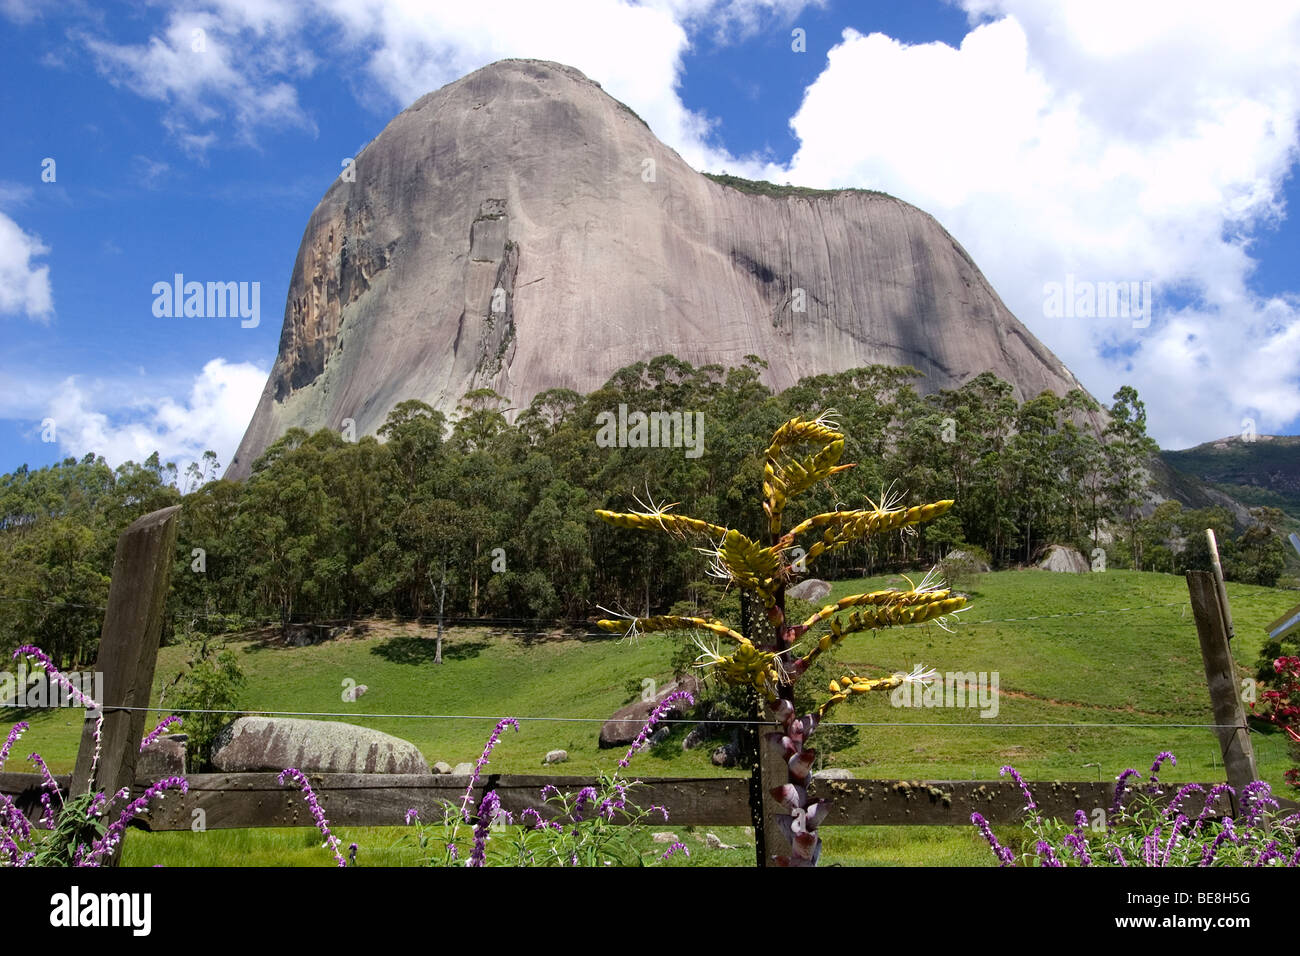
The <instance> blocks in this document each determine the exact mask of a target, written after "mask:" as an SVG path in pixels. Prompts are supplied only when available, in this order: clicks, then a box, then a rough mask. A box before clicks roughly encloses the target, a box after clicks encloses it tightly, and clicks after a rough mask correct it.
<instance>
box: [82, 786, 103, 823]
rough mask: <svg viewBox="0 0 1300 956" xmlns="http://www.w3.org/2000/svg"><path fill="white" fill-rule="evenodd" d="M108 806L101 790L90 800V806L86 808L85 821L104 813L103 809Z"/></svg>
mask: <svg viewBox="0 0 1300 956" xmlns="http://www.w3.org/2000/svg"><path fill="white" fill-rule="evenodd" d="M107 805H108V797H107V796H106V795H105V794H104V792H103V791H102V790H101V791H100V792H99V793H97V794H95V795H94V796H93V797H91V799H90V806H89V807H87V808H86V819H87V820H89V819H91V818H93V817H97V816H99V815H100V814H102V813H103V812H104V807H105V806H107Z"/></svg>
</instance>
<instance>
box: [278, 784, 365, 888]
mask: <svg viewBox="0 0 1300 956" xmlns="http://www.w3.org/2000/svg"><path fill="white" fill-rule="evenodd" d="M286 777H290V778H292V780H293V782H294V783H296V784H298V786H299V787H301V788H302V796H303V799H304V800H306V801H307V808H308V809H309V810H311V815H312V816H313V817H314V818H315V819H316V829H318V830H320V832H321V836H323V837H324V838H325V843H324V846H325V847H327V848H328V849H329V850H331V851H332V852H333V854H334V859H335V860H336V861H337V862H338V865H339V866H347V865H348V862H347V860H345V859H343V854H342V853H340V852H339V845H340V843H341V842H342V841H340V840H339V838H338V837H336V836H335V835H334V834H333V833H331V832H330V825H329V821H328V820H326V819H325V811H324V809H322V808H321V805H320V800H319V799H317V797H316V791H315V790H313V789H312V788H311V784H310V783H308V782H307V777H306V775H305V774H304V773H303V772H302V771H301V770H296V769H295V768H293V767H287V768H286V769H284V770H283V771H281V772H280V778H279V780H280V785H281V786H284V780H285V778H286Z"/></svg>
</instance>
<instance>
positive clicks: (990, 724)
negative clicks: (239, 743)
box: [96, 705, 1241, 730]
mask: <svg viewBox="0 0 1300 956" xmlns="http://www.w3.org/2000/svg"><path fill="white" fill-rule="evenodd" d="M109 711H143V712H146V713H159V714H222V715H226V716H242V717H349V718H366V719H370V720H483V721H493V722H497V721H500V720H501V719H502V718H501V717H499V716H496V715H489V714H363V713H358V712H356V711H323V710H260V709H257V708H249V709H245V710H211V709H204V708H179V709H178V708H172V707H128V706H125V705H120V706H109V707H101V708H99V710H98V711H96V713H99V712H105V713H107V712H109ZM513 719H514V720H520V721H542V722H550V723H584V724H605V723H609V722H610V721H611V720H617V721H620V722H621V721H622V720H624V718H614V717H543V716H530V717H515V718H513ZM626 719H627V720H639V719H640V718H634V717H629V718H626ZM658 723H660V724H718V725H727V726H754V727H764V726H768V725H769V724H770V721H765V720H740V719H737V720H732V719H719V720H710V719H707V718H689V717H673V718H669V717H665V718H662V719H660V720H659V721H658ZM820 726H822V727H894V728H905V727H950V728H969V727H977V728H990V729H999V728H1017V727H1051V728H1073V727H1082V728H1103V729H1108V730H1142V729H1147V728H1151V729H1160V728H1170V727H1177V728H1184V729H1198V730H1219V729H1223V728H1229V729H1241V728H1240V725H1238V724H1201V723H1197V724H1188V723H1109V722H1106V721H1091V722H1072V723H1060V722H1055V721H1042V722H1036V723H1024V722H1003V721H997V720H996V719H995V720H984V721H982V722H981V723H944V722H942V721H888V720H883V721H823V722H822V723H821V724H820Z"/></svg>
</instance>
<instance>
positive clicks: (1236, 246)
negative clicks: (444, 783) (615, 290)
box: [0, 0, 1300, 471]
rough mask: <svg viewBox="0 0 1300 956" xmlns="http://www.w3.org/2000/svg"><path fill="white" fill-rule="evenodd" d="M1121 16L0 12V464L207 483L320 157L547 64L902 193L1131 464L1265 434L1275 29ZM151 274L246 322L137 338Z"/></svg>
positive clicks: (1277, 150) (836, 11)
mask: <svg viewBox="0 0 1300 956" xmlns="http://www.w3.org/2000/svg"><path fill="white" fill-rule="evenodd" d="M1130 6H1131V5H1129V4H1125V3H1120V2H1112V0H1079V2H1075V0H1062V2H1060V3H1056V4H1050V3H1042V2H1035V0H952V2H930V0H912V2H908V3H897V2H890V3H877V2H861V3H835V2H825V3H820V4H818V3H808V2H803V0H752V2H751V0H646V2H645V3H641V4H635V3H629V2H623V0H574V2H572V3H556V4H545V3H536V2H522V0H500V2H498V3H495V4H493V5H491V6H488V5H483V6H482V9H468V8H466V5H464V4H455V3H441V2H424V3H417V2H414V0H391V2H383V3H381V2H378V0H310V2H308V0H304V2H300V3H286V2H279V0H274V2H262V3H259V2H254V0H212V2H203V0H194V2H188V0H187V2H167V0H162V2H156V3H150V4H147V5H116V4H82V3H77V2H62V3H41V2H29V0H0V84H2V85H0V102H2V103H3V119H4V128H5V130H6V136H5V142H4V146H3V147H2V148H0V336H3V348H2V349H0V471H10V470H12V469H14V468H15V467H17V466H19V465H20V464H23V463H27V464H29V465H31V466H33V467H35V466H40V465H43V464H47V463H49V462H52V461H57V460H59V459H61V458H63V457H65V456H68V455H74V456H77V457H80V456H81V455H84V454H85V453H87V452H90V451H93V452H96V453H99V454H103V455H105V457H106V458H107V459H108V460H109V461H110V463H112V464H118V463H120V462H121V461H123V460H126V459H127V458H133V459H135V460H137V461H139V460H143V458H144V457H146V456H147V455H148V454H149V452H150V451H153V450H155V449H157V450H159V451H160V452H161V453H162V455H163V457H164V460H173V461H176V462H178V464H180V465H181V466H182V467H183V466H184V464H185V462H187V461H188V460H191V459H193V458H195V457H197V456H198V455H199V454H201V453H202V451H203V450H204V449H206V448H213V449H214V450H216V451H217V453H218V456H219V458H220V460H221V461H222V463H223V464H224V463H226V462H228V461H229V458H230V456H231V454H232V453H233V451H234V447H235V445H236V444H237V443H238V440H239V438H240V437H241V435H242V433H243V429H244V427H245V425H246V424H247V421H248V418H249V416H250V415H251V412H252V408H253V406H254V404H255V403H256V400H257V398H258V396H259V395H260V392H261V389H262V386H263V384H264V382H265V379H266V375H267V373H268V372H269V370H270V366H271V363H272V361H273V360H274V357H275V352H276V347H277V344H278V341H279V332H280V325H281V319H282V316H283V309H284V297H285V293H286V289H287V285H288V279H289V273H290V269H291V268H292V266H293V261H294V257H295V255H296V253H297V248H298V243H299V241H300V239H301V237H302V230H303V228H304V226H305V224H306V221H307V217H308V216H309V215H310V213H311V211H312V209H313V208H314V207H315V205H316V203H317V201H318V200H319V198H320V196H321V195H322V194H323V193H324V191H325V190H326V189H327V188H328V186H329V184H330V183H331V181H332V180H333V179H334V177H335V176H337V174H338V172H339V166H340V161H341V159H342V158H343V157H346V156H352V155H355V154H356V153H357V152H358V151H359V149H360V148H361V146H362V145H364V144H365V143H366V142H367V141H369V140H370V139H371V138H373V137H374V136H375V135H376V134H377V133H378V132H379V131H380V130H381V129H382V128H383V127H384V126H385V125H386V123H387V122H388V121H389V120H390V119H391V118H392V117H393V116H394V115H395V114H396V113H397V112H398V111H400V110H401V109H402V108H404V107H405V106H407V105H409V103H410V102H412V101H413V100H414V99H415V98H417V97H418V96H419V95H421V94H423V93H425V92H428V91H429V90H432V89H436V88H437V87H438V86H441V85H443V84H444V83H447V82H450V81H452V80H454V79H456V78H458V77H459V76H462V75H464V74H465V73H467V72H469V71H470V70H473V69H475V68H477V67H479V66H482V65H484V64H486V63H489V62H492V61H493V60H496V59H499V58H502V57H506V56H532V57H538V58H543V59H554V60H560V61H562V62H567V63H570V64H572V65H574V66H576V67H578V68H579V69H581V70H583V71H584V72H585V73H587V74H588V75H589V76H591V77H593V78H594V79H597V80H599V81H601V83H602V84H603V85H604V87H605V89H606V90H608V91H609V92H610V93H611V94H612V95H614V96H616V97H618V98H620V99H622V100H624V101H625V102H627V103H628V104H629V105H630V106H632V108H633V109H635V110H636V111H637V112H638V113H639V114H640V115H641V116H643V117H644V118H645V119H646V120H647V121H648V122H649V124H650V126H651V128H652V129H654V131H655V132H656V134H657V135H659V136H660V138H661V139H663V140H664V141H665V142H667V143H668V144H669V145H670V146H672V147H673V148H675V149H677V150H678V152H680V153H681V154H682V155H683V156H684V157H685V158H686V159H687V161H688V162H690V163H691V164H692V165H694V166H696V168H701V169H708V170H713V171H720V170H724V169H725V170H728V171H730V172H733V173H738V174H741V175H746V176H750V177H751V178H764V179H771V180H773V181H776V182H794V183H797V184H801V185H809V186H820V187H829V186H866V187H870V188H876V189H883V190H886V191H888V192H890V193H893V194H894V195H897V196H899V197H901V198H903V199H906V200H908V201H910V202H913V203H915V204H917V205H918V206H920V207H921V208H923V209H925V210H926V211H928V212H930V213H932V214H933V215H935V217H936V218H938V220H939V221H940V222H941V223H943V224H944V225H945V226H946V227H947V228H948V229H949V230H950V231H951V232H952V233H953V235H954V236H955V237H956V238H957V240H958V241H959V242H961V243H962V244H963V245H964V246H965V248H966V249H967V250H968V251H969V252H970V253H971V254H972V256H973V257H974V259H975V261H976V262H977V263H978V264H979V265H980V267H981V269H982V270H983V271H984V273H985V275H986V276H987V277H988V278H989V279H990V281H991V282H992V283H993V285H994V288H995V289H997V291H998V292H999V294H1000V295H1001V296H1002V297H1003V299H1004V300H1005V301H1006V302H1007V304H1008V306H1009V307H1010V308H1011V309H1012V311H1013V312H1015V313H1016V315H1017V316H1018V317H1019V318H1020V319H1021V320H1022V321H1023V322H1025V323H1026V324H1027V325H1028V326H1029V327H1030V329H1031V330H1032V331H1034V333H1035V334H1036V335H1037V336H1038V337H1039V338H1040V339H1042V340H1043V341H1044V342H1045V343H1046V344H1047V345H1048V346H1049V347H1051V348H1052V349H1053V350H1054V351H1055V352H1056V354H1057V355H1058V356H1059V357H1060V358H1061V359H1062V361H1064V362H1065V363H1066V364H1067V365H1068V366H1069V367H1070V368H1071V370H1073V371H1074V372H1075V373H1076V374H1077V375H1078V376H1079V378H1080V379H1081V380H1082V381H1083V382H1084V384H1085V385H1086V386H1087V387H1088V388H1089V390H1090V391H1091V392H1092V393H1093V394H1094V395H1095V396H1097V397H1098V398H1099V399H1102V400H1108V399H1109V397H1110V395H1111V394H1112V393H1113V392H1114V391H1115V389H1116V388H1117V387H1118V386H1119V385H1121V384H1125V383H1129V384H1133V385H1134V386H1136V387H1137V388H1138V390H1139V393H1140V394H1141V395H1142V397H1143V399H1144V400H1145V401H1146V404H1147V410H1148V416H1149V427H1150V430H1151V432H1152V433H1153V434H1154V435H1155V437H1156V438H1157V439H1158V440H1159V441H1160V442H1161V444H1162V445H1164V446H1165V447H1186V446H1188V445H1190V444H1194V443H1197V442H1201V441H1206V440H1209V439H1212V438H1217V437H1222V436H1224V435H1230V434H1237V433H1239V432H1240V431H1241V430H1242V428H1243V422H1244V421H1245V420H1247V419H1250V420H1252V421H1253V422H1254V424H1255V427H1256V428H1257V430H1258V431H1259V432H1260V433H1265V434H1269V433H1273V434H1277V433H1284V434H1295V433H1297V431H1300V270H1298V268H1297V264H1298V263H1300V227H1298V226H1297V225H1296V223H1295V221H1294V219H1293V217H1292V215H1293V213H1292V211H1293V210H1298V209H1300V205H1297V204H1298V203H1300V186H1298V185H1297V178H1298V177H1297V176H1296V175H1295V165H1296V160H1297V155H1298V153H1297V143H1298V142H1300V137H1298V133H1297V120H1298V117H1300V69H1297V64H1300V6H1298V5H1297V4H1295V3H1272V4H1260V5H1257V6H1256V5H1253V4H1241V5H1235V6H1234V7H1233V8H1232V9H1231V10H1228V11H1225V8H1224V7H1223V5H1222V4H1221V3H1217V2H1216V3H1199V2H1181V3H1167V2H1165V0H1149V2H1147V3H1144V4H1142V5H1139V6H1140V10H1139V11H1138V12H1135V11H1134V10H1131V9H1129V7H1130ZM795 31H802V36H803V38H804V43H805V46H806V49H805V50H803V51H796V50H795V49H793V47H794V46H795V45H796V44H795V39H796V38H797V37H798V36H799V35H800V34H797V33H796V32H795ZM47 159H52V160H53V161H54V165H53V181H52V182H49V181H44V179H49V178H50V173H49V171H48V169H49V167H48V164H47V163H45V161H46V160H47ZM43 173H44V179H43ZM176 273H182V274H184V276H185V277H186V279H187V280H197V281H223V282H225V281H234V282H245V283H249V284H251V283H253V282H256V283H258V284H259V292H260V314H259V316H258V319H259V321H258V323H257V325H256V327H250V328H245V327H243V324H241V321H240V319H239V318H237V317H235V318H194V317H191V318H184V317H181V318H176V317H159V316H156V315H155V314H154V300H155V296H154V293H153V291H152V289H153V286H154V284H155V283H157V282H160V281H164V282H170V281H171V280H172V277H173V276H174V275H175V274H176ZM1066 282H1069V283H1071V284H1073V285H1075V286H1078V285H1083V284H1088V283H1116V282H1118V283H1124V284H1126V287H1127V285H1128V284H1129V283H1133V284H1134V285H1133V288H1134V289H1142V288H1144V286H1143V285H1142V284H1143V283H1149V288H1150V290H1151V297H1150V300H1149V302H1148V304H1149V306H1150V310H1149V315H1148V316H1147V319H1148V320H1149V321H1145V322H1142V321H1134V320H1133V319H1132V318H1130V317H1128V316H1115V315H1088V314H1082V315H1081V314H1077V313H1076V312H1075V311H1074V310H1071V311H1069V312H1068V313H1067V314H1064V315H1062V314H1060V313H1059V311H1058V312H1055V313H1054V312H1053V310H1052V309H1051V308H1050V307H1049V306H1048V305H1047V296H1046V290H1047V289H1049V288H1050V287H1051V286H1052V285H1053V284H1054V283H1055V284H1060V285H1064V284H1065V283H1066ZM48 420H52V421H53V429H52V433H51V429H50V428H48V427H44V428H43V425H42V423H43V422H46V421H48ZM43 437H44V438H46V439H53V440H52V441H51V440H45V441H43V440H42V438H43Z"/></svg>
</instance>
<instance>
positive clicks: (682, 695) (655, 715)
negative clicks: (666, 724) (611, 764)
mask: <svg viewBox="0 0 1300 956" xmlns="http://www.w3.org/2000/svg"><path fill="white" fill-rule="evenodd" d="M678 700H684V701H686V702H687V703H688V704H691V705H694V704H695V698H694V697H692V696H691V693H690V691H685V690H675V691H673V692H672V693H671V694H669V695H668V696H667V697H665V698H664V699H663V700H661V701H660V702H659V704H658V706H656V707H655V709H654V710H653V711H651V713H650V719H649V720H647V721H646V722H645V726H644V727H642V728H641V732H640V733H639V734H637V735H636V740H634V741H632V746H631V747H629V748H628V750H627V755H626V756H625V757H624V758H623V759H622V760H620V761H619V762H618V765H619V766H620V767H626V766H627V765H628V764H630V763H631V762H632V756H633V755H634V754H635V753H636V752H637V751H638V750H640V749H641V747H642V746H643V745H644V744H645V742H646V738H647V737H649V736H650V731H652V730H654V726H655V724H657V723H659V721H660V720H661V719H663V716H664V714H666V713H668V711H669V710H670V709H671V708H672V706H673V702H674V701H678Z"/></svg>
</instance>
